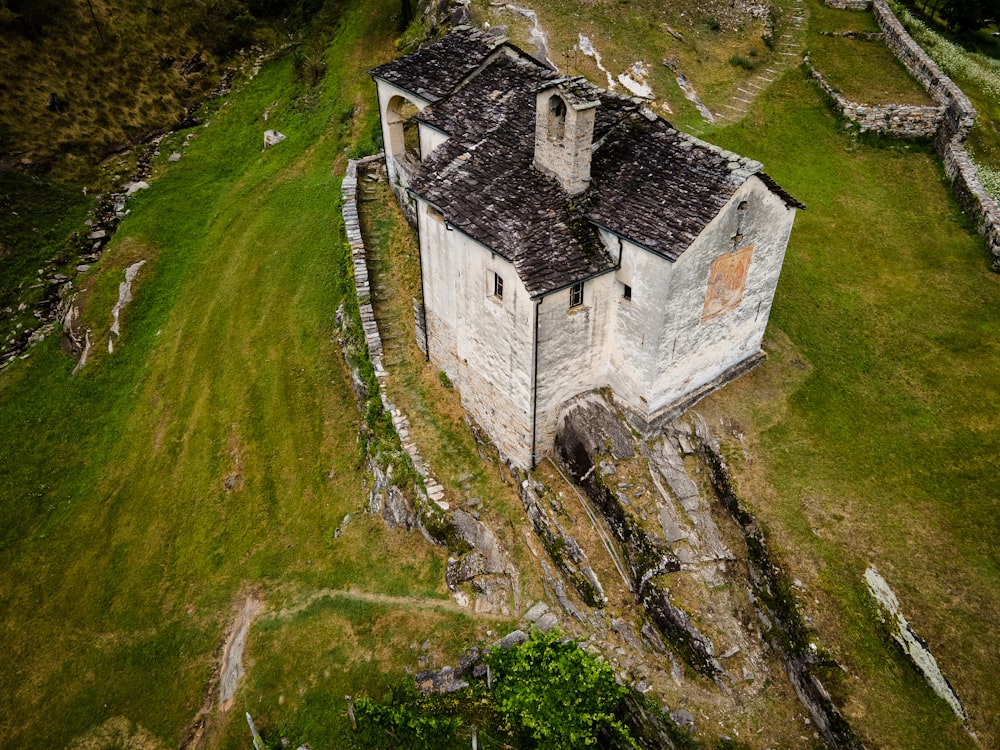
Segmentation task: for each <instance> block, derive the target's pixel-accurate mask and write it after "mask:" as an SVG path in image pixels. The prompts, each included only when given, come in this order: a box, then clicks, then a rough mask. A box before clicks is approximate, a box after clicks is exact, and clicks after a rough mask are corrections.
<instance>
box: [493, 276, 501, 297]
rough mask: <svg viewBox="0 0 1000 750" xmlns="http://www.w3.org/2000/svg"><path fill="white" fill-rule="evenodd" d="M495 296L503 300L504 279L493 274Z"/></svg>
mask: <svg viewBox="0 0 1000 750" xmlns="http://www.w3.org/2000/svg"><path fill="white" fill-rule="evenodd" d="M493 296H494V297H496V298H497V299H503V277H502V276H501V275H500V274H498V273H494V274H493Z"/></svg>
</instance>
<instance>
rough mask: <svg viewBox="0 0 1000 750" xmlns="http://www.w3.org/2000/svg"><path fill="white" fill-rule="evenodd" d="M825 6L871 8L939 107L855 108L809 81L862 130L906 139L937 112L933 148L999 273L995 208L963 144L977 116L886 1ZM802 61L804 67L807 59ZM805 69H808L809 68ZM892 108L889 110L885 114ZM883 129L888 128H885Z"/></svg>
mask: <svg viewBox="0 0 1000 750" xmlns="http://www.w3.org/2000/svg"><path fill="white" fill-rule="evenodd" d="M826 5H828V6H829V7H831V8H843V9H856V10H867V8H868V6H869V5H870V7H871V9H872V12H873V13H874V14H875V18H876V20H877V21H878V24H879V27H881V29H882V35H883V38H884V40H885V43H886V44H887V45H888V47H889V49H891V50H892V52H893V54H895V55H896V57H897V58H898V59H899V61H900V62H901V63H903V65H904V66H905V67H906V69H907V70H908V71H909V72H910V74H911V75H912V76H913V77H914V78H916V79H917V80H918V81H920V83H921V84H922V85H923V86H924V88H925V89H926V90H927V93H928V94H930V96H931V97H932V98H933V99H934V101H936V102H937V103H938V105H939V106H938V107H937V108H933V107H927V108H915V107H905V106H903V105H887V106H883V107H878V108H876V107H868V106H865V105H858V104H854V103H852V102H849V101H847V100H845V99H844V98H843V97H841V96H839V94H837V93H836V92H835V91H833V89H832V87H830V85H829V84H828V83H827V82H826V81H825V80H824V79H823V77H822V76H821V75H820V74H819V73H818V72H816V71H815V70H813V71H812V74H813V77H814V78H816V79H817V80H818V81H819V82H820V86H822V87H823V90H824V91H826V93H827V94H828V95H830V96H831V97H832V98H833V99H834V101H836V103H837V107H838V109H840V111H841V112H843V113H844V116H845V117H847V118H848V119H850V120H852V121H854V122H857V123H858V124H859V125H861V129H862V130H876V131H877V132H888V133H891V134H894V135H903V136H906V137H912V136H915V135H926V134H927V133H924V132H923V127H922V125H921V122H922V121H925V117H929V116H930V110H934V109H938V110H940V120H939V124H938V126H937V130H936V132H935V133H933V136H934V145H935V147H936V148H937V150H938V153H939V154H940V155H941V159H942V161H943V162H944V168H945V172H946V174H947V175H948V178H949V179H950V180H951V184H952V188H953V189H954V191H955V195H956V197H957V198H958V201H959V203H960V204H961V206H962V209H963V210H964V211H966V212H967V213H968V214H969V215H970V216H972V218H973V220H974V221H975V223H976V230H977V231H978V232H979V234H980V236H982V237H983V239H985V240H986V243H987V245H989V248H990V254H991V256H992V258H993V268H994V270H996V271H1000V206H998V204H997V201H996V199H995V198H993V197H992V196H991V195H990V194H989V193H988V192H986V189H985V188H984V187H983V183H982V181H981V180H980V179H979V174H978V172H977V171H976V168H975V165H974V164H973V163H972V159H970V158H969V155H968V153H967V152H966V150H965V146H964V145H963V143H964V141H965V138H966V136H968V134H969V130H970V129H971V128H972V125H973V124H974V122H975V118H976V110H975V108H974V107H973V106H972V103H971V102H970V101H969V99H968V97H966V95H965V94H964V93H962V90H961V89H960V88H959V87H958V86H956V85H955V83H954V82H953V81H952V80H951V79H950V78H949V77H948V76H946V75H945V74H944V73H943V72H942V71H941V69H940V68H939V67H938V66H937V63H935V62H934V61H933V60H932V59H931V58H930V56H928V55H927V53H926V52H924V50H923V49H922V48H921V47H920V45H919V44H917V43H916V41H914V39H913V37H911V36H910V35H909V33H908V32H907V31H906V29H905V28H903V24H902V23H900V21H899V19H898V18H896V16H895V14H894V13H893V12H892V9H891V8H890V7H889V3H888V2H887V0H871V2H870V3H869V2H868V0H864V1H863V2H862V1H861V0H826ZM806 62H807V65H808V59H807V61H806ZM809 67H810V70H812V67H811V66H809ZM891 109H894V111H892V112H890V110H891ZM919 109H925V110H928V112H927V113H926V114H922V113H920V112H919V111H914V110H919ZM926 122H929V120H926ZM886 126H887V127H888V128H889V129H885V127H886ZM897 127H898V130H899V132H897Z"/></svg>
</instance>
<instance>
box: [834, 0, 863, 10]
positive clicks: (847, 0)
mask: <svg viewBox="0 0 1000 750" xmlns="http://www.w3.org/2000/svg"><path fill="white" fill-rule="evenodd" d="M871 6H872V2H871V0H826V7H828V8H838V9H840V10H868V9H869V8H870V7H871Z"/></svg>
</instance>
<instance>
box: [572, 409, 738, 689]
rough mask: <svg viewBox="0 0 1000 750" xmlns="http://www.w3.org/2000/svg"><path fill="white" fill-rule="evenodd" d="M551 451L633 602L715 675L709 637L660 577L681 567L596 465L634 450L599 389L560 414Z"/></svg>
mask: <svg viewBox="0 0 1000 750" xmlns="http://www.w3.org/2000/svg"><path fill="white" fill-rule="evenodd" d="M556 451H557V452H558V455H559V457H560V459H561V460H562V461H563V462H564V464H565V465H566V468H567V469H568V470H569V472H570V474H571V475H572V476H573V477H574V478H575V479H576V481H577V483H578V484H579V485H580V487H582V488H583V490H584V491H585V492H586V493H587V496H588V497H589V498H590V500H591V501H592V502H593V503H594V506H595V507H596V508H597V509H598V511H599V512H600V514H601V516H602V517H603V519H604V521H605V522H606V523H607V525H608V527H609V528H610V530H611V533H612V535H613V536H614V538H615V540H616V541H617V542H618V543H619V544H620V545H621V548H622V550H623V556H624V560H625V564H626V567H627V568H628V571H629V576H630V579H631V581H630V583H631V588H632V592H633V594H634V596H635V598H636V601H637V602H639V603H640V604H641V605H642V607H643V609H644V610H645V612H646V614H647V616H648V617H649V619H650V620H651V621H652V622H653V624H654V625H655V626H656V628H657V630H658V631H659V632H660V633H661V634H662V635H663V637H664V638H665V639H666V640H667V642H668V643H669V644H670V645H671V647H672V648H673V649H674V650H675V651H676V652H677V653H678V654H679V655H680V656H681V658H683V659H684V661H685V662H686V663H687V664H688V665H689V666H691V667H692V668H693V669H694V670H696V671H697V672H699V673H701V674H703V675H705V676H707V677H711V678H717V677H718V675H720V674H721V673H722V671H723V670H722V667H721V666H720V665H719V663H718V661H717V660H716V658H715V649H714V647H713V645H712V642H711V640H710V639H709V638H707V637H706V636H705V635H704V634H703V633H701V632H700V631H699V630H698V628H697V627H696V626H695V625H694V623H693V622H692V621H691V618H690V617H689V616H688V615H687V613H685V612H684V610H683V609H681V608H680V607H678V606H677V605H676V604H675V603H673V602H672V601H671V599H670V590H669V588H668V587H667V586H666V585H664V584H663V583H662V582H661V581H660V580H659V576H661V575H663V574H664V573H668V572H674V571H678V570H680V568H681V564H680V561H679V560H678V558H677V556H676V555H675V554H674V553H673V552H672V551H671V549H670V547H669V546H668V545H667V543H666V542H665V541H664V540H663V539H661V538H658V537H657V536H656V535H654V534H652V533H651V532H650V531H648V530H647V529H645V528H644V527H643V524H642V523H641V522H640V519H638V518H636V517H635V516H634V515H633V514H632V513H631V512H630V511H629V510H628V509H627V507H626V506H625V504H624V503H623V502H622V499H621V498H620V497H619V496H618V495H617V494H616V492H615V490H614V489H613V488H612V487H610V486H609V482H608V481H607V480H606V477H607V476H608V475H610V476H613V473H610V472H606V471H602V470H601V468H600V462H601V458H600V457H601V456H602V455H607V454H608V453H610V455H611V456H614V457H617V458H619V459H624V458H631V457H633V456H634V455H635V453H636V449H635V438H634V437H633V436H632V434H631V432H629V430H628V428H627V427H626V425H625V423H624V421H623V420H622V419H621V418H620V417H619V415H618V414H617V412H615V411H614V410H613V409H612V407H611V406H609V405H608V403H607V402H606V401H605V400H604V399H603V398H601V397H600V396H599V395H598V394H591V395H588V396H586V397H583V398H579V399H576V400H574V402H573V403H572V404H571V405H570V406H569V407H568V408H567V409H566V410H565V411H564V412H563V414H562V415H561V417H560V420H559V428H558V431H557V433H556Z"/></svg>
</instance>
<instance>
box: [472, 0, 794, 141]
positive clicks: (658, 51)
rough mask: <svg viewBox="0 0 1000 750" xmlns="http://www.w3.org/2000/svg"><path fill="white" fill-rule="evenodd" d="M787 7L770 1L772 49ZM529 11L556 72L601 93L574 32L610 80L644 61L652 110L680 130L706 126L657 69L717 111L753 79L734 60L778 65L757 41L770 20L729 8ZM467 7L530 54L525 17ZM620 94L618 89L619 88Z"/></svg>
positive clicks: (562, 1) (573, 4)
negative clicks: (581, 79) (683, 80)
mask: <svg viewBox="0 0 1000 750" xmlns="http://www.w3.org/2000/svg"><path fill="white" fill-rule="evenodd" d="M791 6H792V2H791V0H780V2H774V3H771V19H772V21H773V34H772V35H771V37H770V39H771V41H772V43H773V41H774V40H775V39H778V38H780V37H781V35H782V33H784V32H786V31H788V30H789V15H790V8H791ZM530 7H531V8H532V9H533V10H535V11H536V12H537V13H538V17H539V23H540V25H541V27H542V29H543V30H544V31H545V33H546V35H547V37H548V48H549V49H548V54H549V58H550V59H551V60H552V61H553V62H554V63H555V64H556V65H557V66H558V67H559V69H560V70H561V71H563V72H565V73H567V74H571V75H584V76H586V77H587V78H589V79H590V80H591V81H594V82H595V83H597V84H598V85H600V86H602V87H606V86H607V85H608V83H607V76H606V75H605V74H604V73H603V72H601V71H600V70H599V69H598V67H597V64H596V62H595V61H594V60H593V59H592V58H590V57H587V56H586V55H584V54H582V53H581V52H579V51H578V50H577V49H575V47H576V46H577V44H578V39H579V35H580V34H584V35H586V36H587V37H589V38H590V40H591V41H592V42H593V44H594V46H595V48H596V49H597V51H598V52H599V53H600V54H601V58H602V64H603V65H604V67H605V68H607V69H608V70H609V71H610V72H611V74H612V76H613V77H617V76H618V75H619V74H621V73H624V72H625V71H626V70H628V69H629V68H630V67H631V66H632V64H633V63H635V62H636V61H637V60H641V61H643V62H645V63H646V66H647V68H648V70H649V73H650V75H649V78H648V81H649V83H650V85H651V86H652V88H653V91H654V93H655V94H656V97H657V99H656V101H655V102H654V104H653V109H654V110H656V111H657V113H658V114H662V115H664V116H665V117H667V119H669V120H670V121H671V122H673V123H675V124H677V125H678V126H679V127H688V126H691V127H695V128H701V127H703V126H704V120H703V119H702V116H701V114H700V113H699V112H698V110H697V109H696V108H695V106H694V105H693V104H692V103H691V102H689V101H688V100H687V99H685V97H684V93H683V92H682V91H681V89H680V87H679V86H678V84H677V81H676V79H675V76H676V72H675V71H674V70H672V69H670V68H668V67H667V66H665V65H663V61H664V60H670V61H672V62H673V63H676V64H677V65H678V66H679V68H680V70H681V71H683V73H684V74H685V75H686V76H687V78H688V79H689V80H690V82H691V83H692V85H693V86H694V87H695V88H696V89H697V91H698V94H699V96H700V97H701V99H702V100H703V101H704V102H705V104H706V105H707V106H708V107H709V108H710V109H712V110H713V111H719V110H720V108H721V107H722V105H723V104H725V103H727V102H728V101H729V99H730V98H731V97H732V96H733V94H735V93H736V91H737V89H738V88H739V87H740V86H742V85H743V84H744V82H745V81H746V79H747V78H748V77H749V76H750V75H751V72H750V71H749V70H748V69H746V68H744V67H740V66H738V65H733V64H730V60H731V59H732V58H733V57H734V55H735V56H740V57H742V58H744V59H747V60H752V61H753V62H754V63H756V67H758V68H766V67H768V66H769V65H771V64H772V63H775V62H778V61H779V57H778V56H777V55H775V53H773V52H771V51H770V49H769V48H768V46H767V44H766V43H765V41H764V39H763V37H764V36H767V35H768V34H769V29H768V22H767V21H766V20H765V19H760V18H750V17H749V16H748V15H747V14H741V13H739V12H736V11H733V9H732V5H731V4H730V3H698V2H694V1H693V0H678V1H677V2H671V3H667V4H659V5H655V6H651V5H649V4H642V3H636V2H587V1H586V0H538V1H537V2H533V3H531V4H530ZM473 8H474V11H475V17H476V18H477V20H478V19H481V20H488V21H489V22H490V23H492V24H494V25H496V24H504V25H506V26H508V27H509V35H510V37H511V39H512V40H513V41H514V43H515V44H518V45H519V46H521V47H522V48H523V49H525V50H528V51H529V52H531V53H534V51H535V48H534V46H533V45H532V44H531V43H530V42H529V34H528V32H529V26H530V24H528V22H527V21H526V20H525V19H524V18H521V17H519V16H517V15H515V14H512V13H510V12H508V11H498V10H491V9H490V6H489V4H488V3H487V2H486V1H485V0H478V2H476V3H473ZM671 31H674V32H677V33H678V34H679V35H680V36H681V39H678V38H677V37H675V36H674V35H673V34H671ZM616 85H618V84H616ZM618 90H619V91H623V89H622V88H621V86H620V85H619V86H618Z"/></svg>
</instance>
